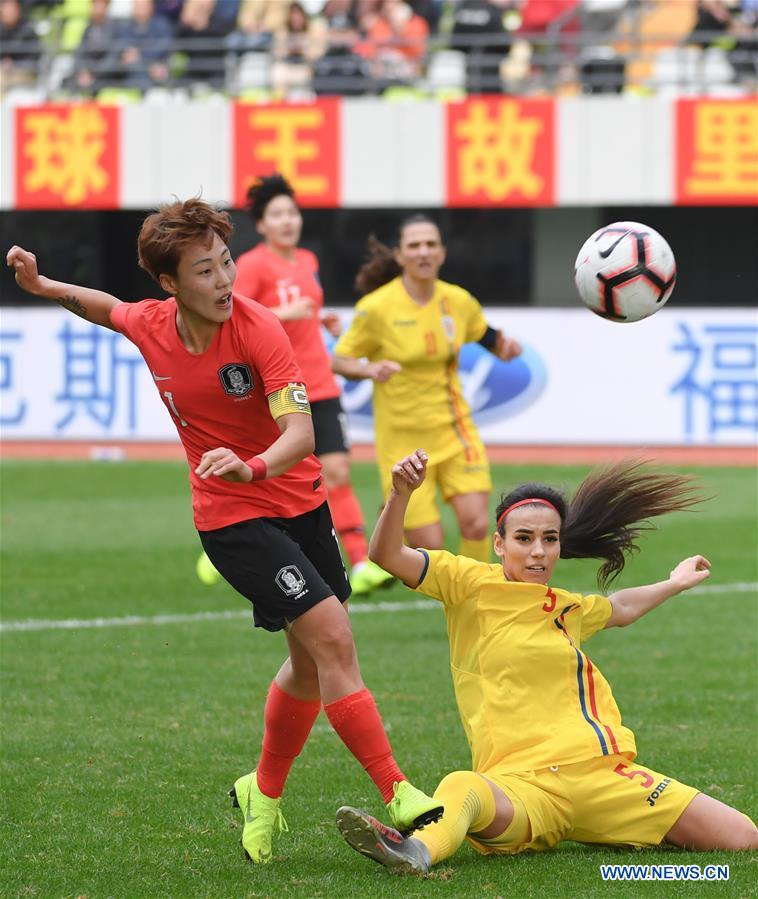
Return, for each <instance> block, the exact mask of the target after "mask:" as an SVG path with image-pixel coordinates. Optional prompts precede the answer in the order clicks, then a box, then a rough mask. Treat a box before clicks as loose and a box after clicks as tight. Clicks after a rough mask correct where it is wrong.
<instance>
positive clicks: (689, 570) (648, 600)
mask: <svg viewBox="0 0 758 899" xmlns="http://www.w3.org/2000/svg"><path fill="white" fill-rule="evenodd" d="M710 573H711V563H710V562H709V561H708V559H706V558H705V556H690V557H689V558H688V559H684V561H682V562H680V563H679V564H678V565H677V566H676V568H675V569H674V570H673V571H672V572H671V574H670V575H669V578H668V580H665V581H660V582H659V583H657V584H647V585H646V586H644V587H628V588H627V589H625V590H619V591H618V592H616V593H612V594H611V595H610V596H609V597H608V599H609V600H610V602H611V606H612V607H613V611H612V612H611V617H610V618H609V619H608V622H607V623H606V625H605V626H606V627H626V625H627V624H633V623H634V622H635V621H636V620H637V619H638V618H642V616H643V615H645V614H647V613H648V612H650V611H651V610H652V609H654V608H655V607H656V606H659V605H661V603H664V602H666V600H667V599H671V597H672V596H676V595H677V594H678V593H682V592H683V591H684V590H689V589H690V587H696V586H697V585H698V584H700V583H702V582H703V581H704V580H705V579H706V578H707V577H709V576H710Z"/></svg>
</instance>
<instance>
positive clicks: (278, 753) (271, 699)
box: [256, 681, 321, 799]
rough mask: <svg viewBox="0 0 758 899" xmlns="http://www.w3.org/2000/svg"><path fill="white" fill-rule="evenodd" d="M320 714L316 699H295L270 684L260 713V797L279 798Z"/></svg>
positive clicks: (319, 705)
mask: <svg viewBox="0 0 758 899" xmlns="http://www.w3.org/2000/svg"><path fill="white" fill-rule="evenodd" d="M320 711H321V700H320V699H314V700H310V701H308V700H303V699H295V697H294V696H290V695H289V693H285V692H284V690H282V688H281V687H279V686H278V685H277V683H276V681H272V682H271V686H270V688H269V691H268V696H267V697H266V708H265V711H264V721H265V729H264V731H263V748H262V749H261V757H260V760H259V761H258V767H257V769H256V778H257V781H258V787H259V789H260V791H261V793H265V795H266V796H270V797H271V798H272V799H276V798H277V797H278V796H281V795H282V791H283V790H284V782H285V781H286V780H287V775H288V774H289V773H290V768H291V767H292V763H293V762H294V761H295V759H296V758H297V756H298V755H299V754H300V750H301V749H302V748H303V746H305V741H306V740H307V739H308V734H309V733H310V732H311V728H312V727H313V722H314V721H315V720H316V718H317V717H318V713H319V712H320Z"/></svg>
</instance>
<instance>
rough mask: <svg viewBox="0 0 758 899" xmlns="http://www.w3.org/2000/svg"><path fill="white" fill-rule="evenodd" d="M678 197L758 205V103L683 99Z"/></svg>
mask: <svg viewBox="0 0 758 899" xmlns="http://www.w3.org/2000/svg"><path fill="white" fill-rule="evenodd" d="M676 121H677V140H676V202H677V203H678V204H680V205H710V204H719V205H724V206H742V205H752V204H758V103H756V100H755V99H754V98H752V99H748V100H679V101H678V102H677V116H676Z"/></svg>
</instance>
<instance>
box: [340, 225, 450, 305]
mask: <svg viewBox="0 0 758 899" xmlns="http://www.w3.org/2000/svg"><path fill="white" fill-rule="evenodd" d="M420 223H425V224H430V225H434V227H435V228H439V225H438V224H437V222H435V221H434V220H433V219H431V218H429V216H428V215H424V214H423V213H422V212H416V213H414V214H413V215H409V216H408V217H407V218H404V219H403V221H402V222H400V226H399V227H398V229H397V236H396V239H395V243H394V244H393V246H392V247H389V246H387V244H386V243H382V242H381V240H379V239H378V238H377V237H376V235H375V234H370V235H369V238H368V256H367V258H366V261H365V262H364V263H363V265H362V266H361V267H360V268H359V269H358V274H357V275H356V276H355V289H356V290H357V291H358V292H359V293H361V294H362V295H363V294H367V293H371V292H372V291H373V290H378V289H379V288H380V287H383V286H384V285H385V284H388V283H389V282H390V281H391V280H392V279H393V278H397V276H398V275H399V274H400V273H401V272H402V269H401V268H400V266H399V265H398V264H397V262H396V261H395V250H394V247H398V246H400V241H401V240H402V237H403V231H404V230H405V229H406V228H407V227H408V225H417V224H420Z"/></svg>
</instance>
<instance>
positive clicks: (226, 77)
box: [0, 0, 758, 102]
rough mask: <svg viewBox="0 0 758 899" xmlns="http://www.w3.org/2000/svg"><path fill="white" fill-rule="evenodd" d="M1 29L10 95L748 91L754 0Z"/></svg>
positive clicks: (134, 4) (202, 15)
mask: <svg viewBox="0 0 758 899" xmlns="http://www.w3.org/2000/svg"><path fill="white" fill-rule="evenodd" d="M0 41H1V42H2V47H1V49H0V56H1V59H2V68H1V73H0V74H1V75H2V82H1V84H0V92H1V94H2V96H3V97H9V98H16V100H17V101H18V102H26V101H28V100H29V99H30V98H31V99H35V100H53V101H54V100H66V99H71V98H77V97H81V98H89V97H96V98H100V99H102V98H104V97H108V98H109V99H111V100H112V99H114V98H116V99H118V98H121V99H134V98H139V97H141V96H142V95H144V94H145V93H152V96H153V97H154V98H160V97H163V98H165V97H170V96H171V95H172V94H175V93H176V94H180V95H183V96H186V95H188V94H189V95H193V96H194V95H198V94H203V93H209V92H211V93H212V92H218V93H220V94H223V95H225V96H232V97H244V98H248V99H260V100H267V99H304V98H308V97H310V96H316V95H325V94H338V95H343V96H345V95H346V96H358V95H384V94H385V93H387V94H388V95H389V96H390V97H397V96H399V95H400V94H402V95H403V97H404V98H406V99H407V98H413V97H421V98H423V97H429V96H432V97H436V98H445V97H449V98H457V97H461V96H465V95H466V94H467V93H501V92H505V93H512V94H515V95H521V96H533V95H541V94H559V95H572V94H579V93H621V92H637V93H654V92H671V93H677V94H685V95H686V94H694V93H701V94H702V93H703V92H705V93H719V94H726V95H729V94H737V95H739V94H748V93H750V92H753V91H755V90H756V87H758V0H301V2H290V0H59V2H56V0H43V2H34V0H0ZM156 88H159V89H160V90H158V91H157V92H156Z"/></svg>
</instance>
